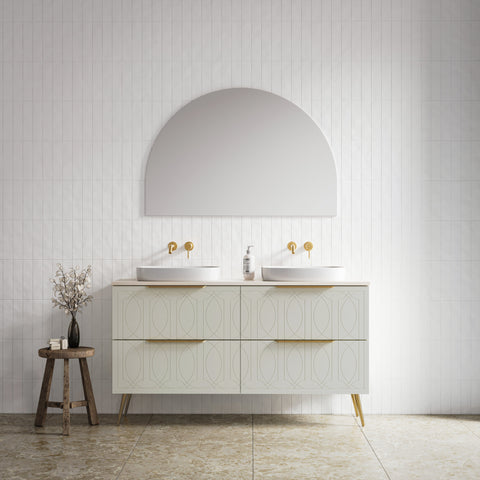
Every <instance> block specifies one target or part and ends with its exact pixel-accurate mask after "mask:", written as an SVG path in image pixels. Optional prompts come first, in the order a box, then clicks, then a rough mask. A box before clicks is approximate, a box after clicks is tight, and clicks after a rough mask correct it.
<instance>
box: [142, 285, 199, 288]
mask: <svg viewBox="0 0 480 480" xmlns="http://www.w3.org/2000/svg"><path fill="white" fill-rule="evenodd" d="M145 286H146V287H147V288H205V287H206V285H145Z"/></svg>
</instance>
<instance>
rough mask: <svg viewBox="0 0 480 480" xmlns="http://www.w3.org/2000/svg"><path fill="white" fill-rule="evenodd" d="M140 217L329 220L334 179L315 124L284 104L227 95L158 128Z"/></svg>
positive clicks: (259, 95)
mask: <svg viewBox="0 0 480 480" xmlns="http://www.w3.org/2000/svg"><path fill="white" fill-rule="evenodd" d="M145 213H146V215H229V216H230V215H241V216H334V215H336V213H337V175H336V169H335V162H334V158H333V154H332V151H331V149H330V146H329V145H328V142H327V140H326V139H325V136H324V135H323V133H322V131H321V130H320V129H319V128H318V126H317V125H316V124H315V122H314V121H313V120H312V119H311V118H310V117H309V116H308V115H307V114H306V113H305V112H304V111H303V110H301V109H300V108H299V107H297V106H296V105H295V104H293V103H291V102H289V101H288V100H286V99H284V98H282V97H280V96H278V95H274V94H272V93H269V92H265V91H262V90H255V89H250V88H232V89H227V90H219V91H216V92H212V93H209V94H207V95H203V96H201V97H199V98H197V99H195V100H193V101H192V102H190V103H189V104H187V105H186V106H185V107H183V108H182V109H180V110H179V111H178V112H177V113H176V114H175V115H174V116H173V117H172V118H171V119H170V120H169V121H168V122H167V123H166V124H165V126H164V127H163V128H162V130H161V131H160V133H159V134H158V136H157V138H156V140H155V142H154V144H153V147H152V150H151V152H150V155H149V158H148V163H147V167H146V172H145Z"/></svg>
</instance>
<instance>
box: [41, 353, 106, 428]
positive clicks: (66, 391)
mask: <svg viewBox="0 0 480 480" xmlns="http://www.w3.org/2000/svg"><path fill="white" fill-rule="evenodd" d="M94 354H95V349H94V348H91V347H78V348H68V349H66V350H50V349H49V348H41V349H40V350H39V351H38V356H39V357H42V358H46V359H47V364H46V365H45V373H44V374H43V382H42V389H41V390H40V398H39V399H38V407H37V415H36V417H35V426H36V427H43V423H44V422H45V417H46V416H47V407H55V408H61V409H63V435H70V409H71V408H76V407H87V415H88V421H89V423H90V425H98V415H97V407H96V406H95V397H94V396H93V389H92V382H91V381H90V374H89V373H88V365H87V360H86V359H87V357H93V355H94ZM75 358H78V360H79V362H80V372H81V374H82V384H83V392H84V394H85V400H80V401H76V402H71V401H70V375H69V364H68V361H69V360H70V359H75ZM61 359H63V402H49V401H48V398H49V396H50V386H51V385H52V376H53V367H54V366H55V360H61Z"/></svg>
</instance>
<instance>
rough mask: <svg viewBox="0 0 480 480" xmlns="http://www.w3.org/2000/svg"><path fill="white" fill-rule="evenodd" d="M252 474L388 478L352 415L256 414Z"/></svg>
mask: <svg viewBox="0 0 480 480" xmlns="http://www.w3.org/2000/svg"><path fill="white" fill-rule="evenodd" d="M254 465H255V478H259V479H260V478H271V479H317V478H318V479H336V480H341V479H356V480H360V479H368V480H375V479H381V480H385V479H387V476H386V475H385V472H384V470H383V468H382V466H381V465H380V463H379V462H378V460H377V459H376V457H375V455H374V453H373V452H372V450H371V448H370V446H369V445H368V443H367V441H366V440H365V438H364V436H363V434H362V432H361V430H360V428H359V427H358V426H357V425H356V424H355V422H354V421H353V418H352V417H350V418H349V417H338V416H316V415H307V416H297V415H288V416H285V415H255V416H254Z"/></svg>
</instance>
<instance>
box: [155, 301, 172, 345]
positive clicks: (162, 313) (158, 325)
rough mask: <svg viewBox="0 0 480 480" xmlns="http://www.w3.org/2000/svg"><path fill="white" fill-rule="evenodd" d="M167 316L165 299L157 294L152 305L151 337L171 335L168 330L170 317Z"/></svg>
mask: <svg viewBox="0 0 480 480" xmlns="http://www.w3.org/2000/svg"><path fill="white" fill-rule="evenodd" d="M168 317H169V316H168V306H167V305H166V300H165V299H164V298H162V297H160V296H159V297H157V298H156V299H155V302H154V303H153V307H152V333H151V336H152V337H155V336H159V337H162V336H166V337H171V336H173V335H172V332H170V331H169V326H170V319H169V318H168Z"/></svg>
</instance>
